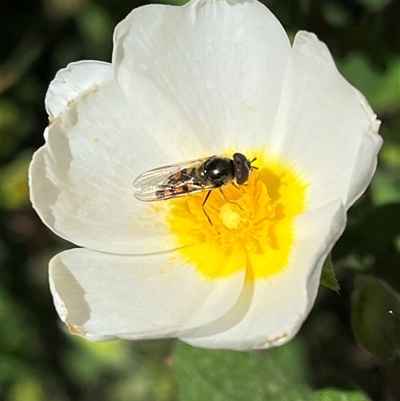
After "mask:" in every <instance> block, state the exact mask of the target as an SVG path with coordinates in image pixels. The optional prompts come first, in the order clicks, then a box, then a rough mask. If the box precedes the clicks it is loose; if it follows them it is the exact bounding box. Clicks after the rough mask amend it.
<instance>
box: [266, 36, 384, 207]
mask: <svg viewBox="0 0 400 401" xmlns="http://www.w3.org/2000/svg"><path fill="white" fill-rule="evenodd" d="M361 96H362V95H360V94H359V92H358V91H356V90H355V89H354V88H353V87H352V86H351V85H350V84H349V83H348V82H347V81H346V80H345V79H344V78H343V77H342V76H341V75H340V73H339V72H338V71H337V69H336V66H335V64H334V62H333V60H332V57H331V55H330V53H329V51H328V49H327V48H326V46H325V45H324V44H323V43H321V42H320V41H318V39H317V38H316V36H315V35H313V34H311V33H307V32H300V33H298V34H297V35H296V38H295V42H294V45H293V50H292V54H291V57H290V60H289V63H288V68H287V71H286V77H285V84H284V87H283V94H282V98H281V103H280V105H279V110H278V115H277V120H276V123H275V126H274V132H273V138H272V141H271V143H270V145H271V150H272V151H273V152H275V153H279V154H280V155H281V156H282V157H283V158H284V159H286V160H287V161H289V162H290V163H292V164H294V166H295V168H296V169H297V170H298V171H300V172H302V173H303V174H304V176H305V177H308V179H309V180H310V183H311V188H310V199H309V205H310V207H311V208H318V207H320V206H322V205H324V204H326V203H329V202H330V201H331V200H332V199H336V198H341V199H342V200H343V203H344V204H345V205H346V208H348V207H349V206H350V205H351V204H352V203H353V202H354V200H355V199H356V198H357V197H358V196H360V195H361V194H362V193H363V192H364V190H365V189H366V187H367V185H368V183H369V181H370V179H371V177H372V174H373V172H374V171H375V166H376V155H377V153H378V151H379V149H380V146H381V143H382V139H381V137H380V136H379V135H377V132H378V128H379V122H378V121H377V120H376V115H375V114H374V113H373V112H372V110H371V108H370V107H369V106H368V103H367V102H366V100H365V99H364V98H362V97H361Z"/></svg>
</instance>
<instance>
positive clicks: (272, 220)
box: [167, 152, 307, 279]
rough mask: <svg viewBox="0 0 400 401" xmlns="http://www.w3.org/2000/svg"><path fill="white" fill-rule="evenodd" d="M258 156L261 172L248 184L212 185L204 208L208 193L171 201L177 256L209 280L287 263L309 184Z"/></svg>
mask: <svg viewBox="0 0 400 401" xmlns="http://www.w3.org/2000/svg"><path fill="white" fill-rule="evenodd" d="M254 154H255V155H256V156H257V161H256V162H255V163H254V164H255V165H256V166H257V167H258V170H256V169H254V170H253V171H252V172H251V174H250V177H249V179H248V181H247V182H246V183H245V184H244V185H236V184H229V185H226V186H224V187H222V188H221V189H213V190H212V191H211V193H210V196H209V197H208V199H207V201H206V203H205V204H204V206H203V202H204V200H205V197H206V196H207V193H206V192H200V193H196V194H191V195H187V196H184V197H181V198H177V199H174V200H171V201H168V202H170V209H169V212H168V213H167V221H168V223H169V226H170V229H171V233H172V235H173V236H174V237H175V240H176V242H177V246H178V247H180V249H179V251H178V252H179V256H180V257H182V258H183V259H185V260H186V261H187V262H188V263H190V264H192V265H194V266H195V267H196V268H197V270H198V271H199V272H200V273H201V274H202V275H203V276H204V277H206V278H209V279H215V278H221V277H226V276H229V275H231V274H234V273H236V272H237V271H239V270H240V269H251V270H252V272H251V274H248V275H246V276H247V277H253V278H255V279H257V278H268V277H270V276H272V275H275V274H277V273H279V272H281V271H283V270H284V269H285V267H286V266H287V265H288V262H289V258H290V254H291V251H292V249H293V246H294V244H295V238H296V233H295V231H294V219H295V217H296V215H298V214H299V213H302V212H303V211H304V209H305V199H306V192H307V184H306V183H305V180H304V179H303V178H301V177H300V175H299V174H297V173H296V172H295V171H294V170H293V168H291V167H289V166H288V165H286V164H285V163H282V162H279V161H277V160H274V159H272V158H267V157H263V156H260V155H259V154H257V153H256V152H255V153H254ZM209 220H210V221H211V224H210V221H209Z"/></svg>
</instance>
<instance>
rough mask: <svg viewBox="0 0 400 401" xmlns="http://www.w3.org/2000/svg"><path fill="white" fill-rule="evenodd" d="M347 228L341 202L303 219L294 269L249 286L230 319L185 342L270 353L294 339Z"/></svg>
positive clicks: (197, 331) (299, 224)
mask: <svg viewBox="0 0 400 401" xmlns="http://www.w3.org/2000/svg"><path fill="white" fill-rule="evenodd" d="M345 224H346V218H345V212H344V210H343V206H342V204H341V201H340V200H337V201H335V202H332V203H330V204H329V205H326V206H324V207H322V208H320V209H316V210H313V211H310V212H308V213H305V214H303V215H300V216H299V217H298V220H297V222H296V233H297V234H296V235H297V237H298V238H297V243H296V245H295V247H294V250H293V254H292V257H291V261H290V265H289V266H288V267H287V269H286V270H285V271H284V272H283V273H282V274H279V275H276V276H274V277H272V278H270V279H268V280H256V281H255V282H254V283H253V288H250V287H249V284H247V288H246V287H245V288H244V290H243V292H244V291H246V292H247V294H246V295H245V296H243V295H242V296H241V297H240V298H239V300H238V302H237V304H236V305H235V306H234V307H233V308H232V310H230V311H229V312H228V313H227V314H226V315H224V316H222V317H221V318H220V319H218V320H217V321H215V322H213V323H211V324H209V325H208V326H205V327H202V328H199V329H195V330H193V331H192V332H191V333H190V334H187V335H186V336H183V337H181V339H182V340H183V341H185V342H187V343H189V344H191V345H194V346H199V347H204V348H229V349H236V350H249V349H259V348H270V347H272V346H277V345H281V344H283V343H285V342H287V341H288V340H289V339H291V338H292V337H293V336H294V335H295V334H296V333H297V331H298V330H299V328H300V326H301V324H302V323H303V322H304V320H305V318H306V317H307V314H308V312H309V310H310V308H311V307H312V305H313V304H314V301H315V297H316V294H317V291H318V287H319V278H320V274H321V268H322V264H323V262H324V260H325V258H326V256H327V255H328V253H329V252H330V250H331V249H332V247H333V245H334V243H335V242H336V240H337V239H338V238H339V236H340V235H341V233H342V232H343V229H344V227H345Z"/></svg>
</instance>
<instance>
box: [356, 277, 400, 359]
mask: <svg viewBox="0 0 400 401" xmlns="http://www.w3.org/2000/svg"><path fill="white" fill-rule="evenodd" d="M351 317H352V326H353V331H354V334H355V336H356V338H357V340H358V341H359V342H360V343H361V344H362V345H363V346H364V347H365V348H366V349H367V350H368V351H369V352H371V353H372V354H374V355H376V356H378V357H381V358H392V357H394V356H395V355H396V354H397V355H400V295H399V294H398V293H396V291H394V290H393V289H392V288H391V287H389V286H388V285H387V284H386V283H385V282H384V281H382V280H379V279H377V278H375V277H373V276H368V275H359V276H357V277H356V279H355V288H354V293H353V300H352V316H351Z"/></svg>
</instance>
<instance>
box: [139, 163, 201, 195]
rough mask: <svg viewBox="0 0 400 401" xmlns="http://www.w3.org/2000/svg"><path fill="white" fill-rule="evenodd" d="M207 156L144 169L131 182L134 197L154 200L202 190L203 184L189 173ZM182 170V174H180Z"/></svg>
mask: <svg viewBox="0 0 400 401" xmlns="http://www.w3.org/2000/svg"><path fill="white" fill-rule="evenodd" d="M207 159H208V157H207V158H203V159H196V160H191V161H186V162H182V163H176V164H171V165H168V166H163V167H158V168H155V169H153V170H149V171H146V172H145V173H143V174H141V175H139V177H137V178H136V179H135V181H134V182H133V186H134V187H135V193H134V195H135V197H136V198H137V199H139V200H141V201H146V202H150V201H156V200H161V199H170V198H174V197H178V196H183V195H186V194H188V193H193V192H199V191H204V190H206V189H208V185H207V186H205V185H203V184H202V183H201V182H200V181H199V180H198V179H196V177H195V176H194V175H191V174H190V173H191V172H193V171H195V169H196V168H198V167H199V166H201V165H202V164H203V163H204V162H205V161H206V160H207ZM182 172H183V174H181V173H182Z"/></svg>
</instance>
